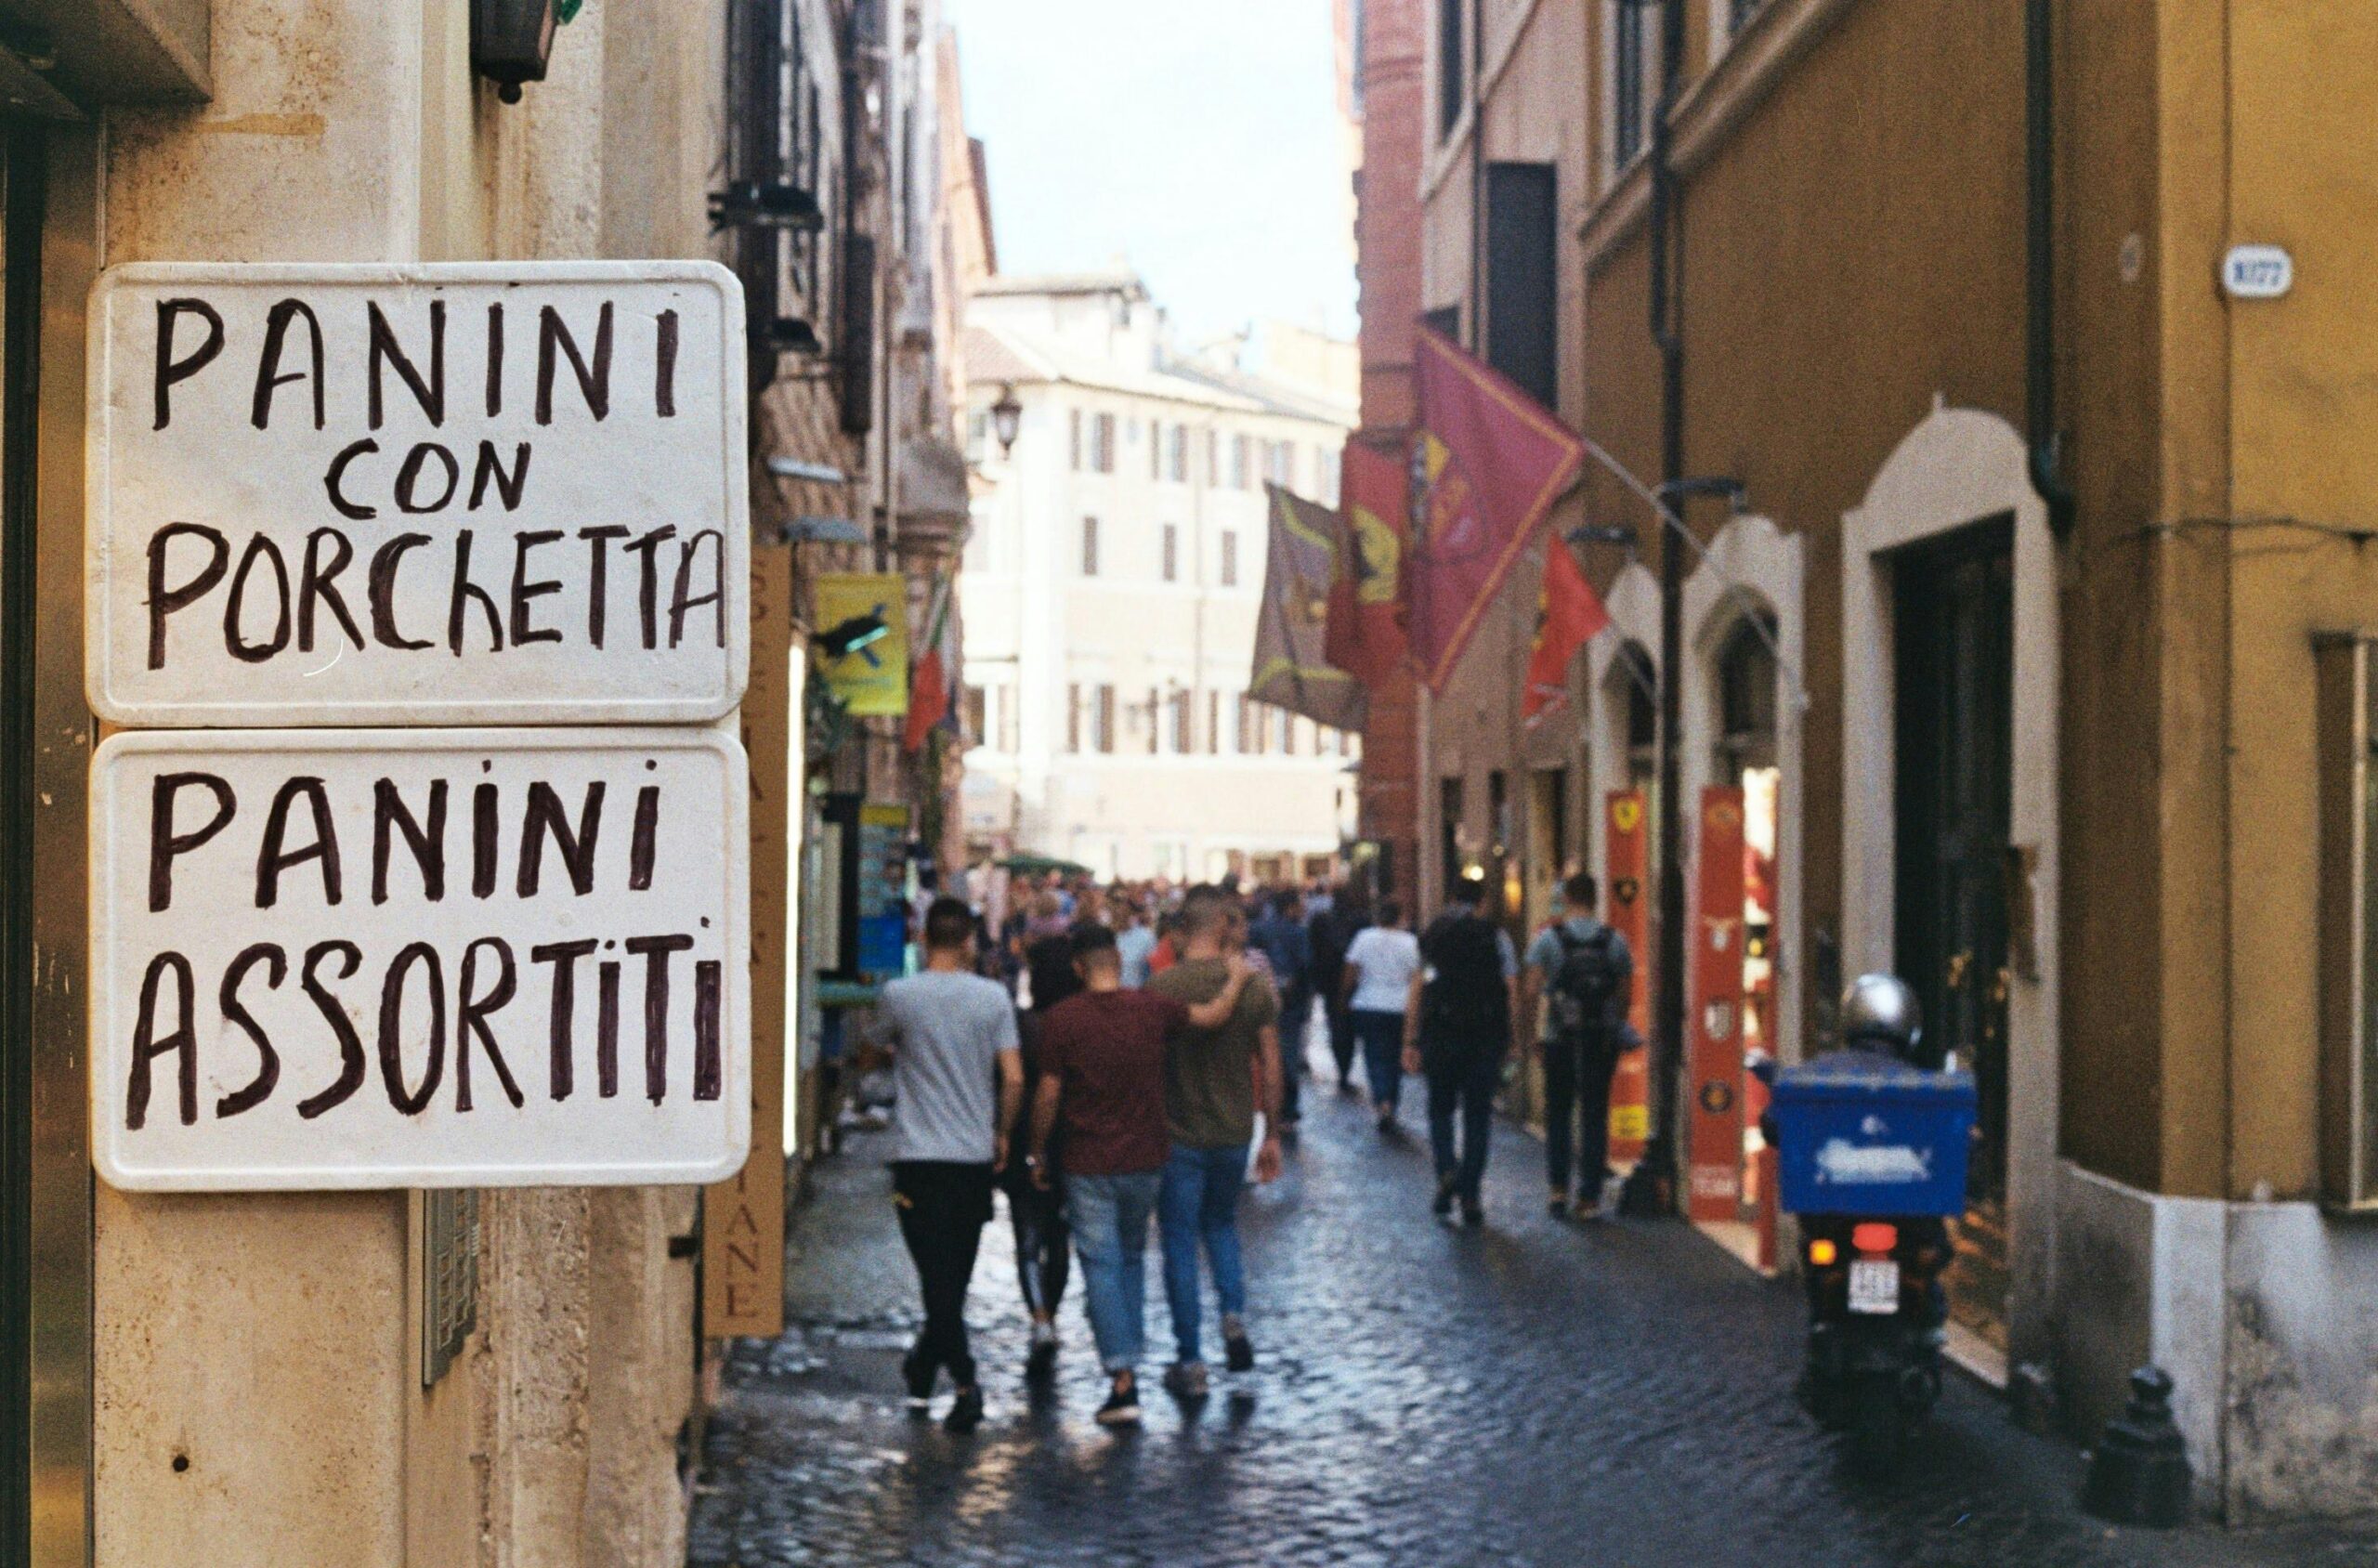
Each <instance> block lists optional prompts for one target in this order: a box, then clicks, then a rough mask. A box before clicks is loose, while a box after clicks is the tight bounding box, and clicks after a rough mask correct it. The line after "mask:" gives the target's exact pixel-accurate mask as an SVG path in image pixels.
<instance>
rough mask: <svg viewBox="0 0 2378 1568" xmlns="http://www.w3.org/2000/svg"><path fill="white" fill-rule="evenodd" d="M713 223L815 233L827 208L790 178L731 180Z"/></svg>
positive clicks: (714, 208) (715, 195)
mask: <svg viewBox="0 0 2378 1568" xmlns="http://www.w3.org/2000/svg"><path fill="white" fill-rule="evenodd" d="M482 3H484V0H482ZM710 227H711V232H712V233H713V234H715V233H717V232H718V231H719V230H720V229H789V230H791V231H792V232H795V233H801V234H815V233H817V231H818V230H820V229H824V228H825V227H826V210H825V209H824V208H823V207H820V206H819V205H818V204H817V194H816V193H815V192H814V191H811V190H809V189H806V188H804V187H803V186H799V185H795V184H794V183H793V182H792V181H790V180H789V179H772V180H756V179H738V180H729V181H728V182H727V185H726V189H724V190H713V191H712V192H711V193H710Z"/></svg>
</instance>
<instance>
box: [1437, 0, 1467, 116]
mask: <svg viewBox="0 0 2378 1568" xmlns="http://www.w3.org/2000/svg"><path fill="white" fill-rule="evenodd" d="M1469 8H1470V7H1469V6H1468V5H1467V4H1466V3H1465V0H1437V136H1438V138H1439V139H1440V140H1442V139H1443V138H1444V137H1450V136H1452V135H1453V128H1454V127H1455V126H1456V125H1457V124H1461V104H1462V99H1463V98H1465V97H1466V96H1467V94H1468V91H1469V82H1470V72H1468V71H1467V70H1466V69H1464V65H1465V62H1464V59H1463V54H1464V50H1463V48H1462V44H1463V37H1462V33H1463V31H1464V30H1463V27H1462V20H1463V18H1462V13H1463V12H1464V11H1466V10H1468V9H1469Z"/></svg>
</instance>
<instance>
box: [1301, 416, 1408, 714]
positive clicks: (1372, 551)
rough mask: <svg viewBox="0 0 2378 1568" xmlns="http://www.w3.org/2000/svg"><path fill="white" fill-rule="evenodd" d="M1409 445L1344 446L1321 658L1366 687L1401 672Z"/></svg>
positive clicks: (1365, 443) (1359, 442) (1357, 442)
mask: <svg viewBox="0 0 2378 1568" xmlns="http://www.w3.org/2000/svg"><path fill="white" fill-rule="evenodd" d="M1409 450H1410V448H1409V446H1408V444H1407V443H1405V442H1404V441H1402V440H1395V441H1392V442H1390V443H1387V444H1381V445H1374V444H1373V443H1371V442H1369V441H1366V440H1352V441H1349V442H1347V443H1346V451H1345V455H1344V458H1343V459H1342V466H1341V469H1340V477H1339V492H1340V495H1341V497H1342V501H1343V503H1342V505H1341V506H1340V507H1339V517H1338V529H1339V537H1338V571H1337V575H1336V577H1335V578H1334V579H1333V580H1332V581H1331V582H1330V585H1329V621H1328V628H1327V631H1326V634H1325V635H1324V639H1323V648H1322V653H1323V657H1324V658H1326V659H1327V660H1329V662H1330V663H1332V664H1334V665H1336V666H1337V667H1338V668H1339V669H1340V670H1343V671H1345V672H1346V673H1348V674H1350V675H1352V676H1353V677H1354V678H1355V679H1356V680H1358V681H1360V682H1362V683H1363V685H1365V686H1379V685H1381V684H1383V683H1385V682H1386V681H1388V680H1390V679H1391V678H1392V677H1393V676H1394V674H1395V673H1396V672H1397V671H1399V670H1401V669H1402V668H1403V667H1404V658H1405V641H1404V623H1403V621H1401V620H1400V619H1399V618H1398V607H1399V606H1400V604H1401V603H1402V601H1403V597H1404V593H1403V588H1404V541H1405V535H1406V533H1408V532H1409V531H1410V518H1411V515H1412V503H1411V477H1410V476H1411V464H1410V463H1409V462H1408V460H1407V459H1406V456H1405V453H1406V452H1407V451H1409Z"/></svg>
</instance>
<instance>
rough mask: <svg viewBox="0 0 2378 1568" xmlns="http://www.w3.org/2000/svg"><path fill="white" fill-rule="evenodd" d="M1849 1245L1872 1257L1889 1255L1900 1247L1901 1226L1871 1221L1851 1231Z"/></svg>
mask: <svg viewBox="0 0 2378 1568" xmlns="http://www.w3.org/2000/svg"><path fill="white" fill-rule="evenodd" d="M1849 1245H1850V1246H1852V1247H1854V1248H1857V1249H1858V1250H1859V1251H1861V1252H1863V1253H1866V1254H1867V1255H1869V1256H1870V1257H1887V1256H1888V1255H1889V1254H1890V1253H1892V1252H1895V1251H1897V1250H1898V1249H1899V1227H1898V1226H1897V1225H1883V1224H1875V1223H1873V1222H1869V1223H1867V1224H1863V1225H1860V1226H1859V1227H1858V1228H1857V1229H1856V1230H1853V1231H1851V1232H1850V1233H1849Z"/></svg>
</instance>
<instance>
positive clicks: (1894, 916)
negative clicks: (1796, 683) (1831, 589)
mask: <svg viewBox="0 0 2378 1568" xmlns="http://www.w3.org/2000/svg"><path fill="white" fill-rule="evenodd" d="M2055 562H2056V546H2055V542H2054V540H2053V539H2052V538H2051V537H2050V535H2049V531H2048V525H2047V510H2046V508H2045V505H2043V504H2042V503H2041V502H2040V500H2039V497H2038V495H2037V494H2036V493H2035V492H2034V491H2033V490H2032V486H2031V480H2030V474H2029V469H2028V467H2027V459H2026V453H2025V449H2024V446H2023V440H2022V437H2021V436H2020V434H2019V432H2017V431H2016V430H2015V428H2014V427H2013V426H2012V425H2009V424H2007V423H2006V421H2005V420H2004V419H2002V418H2000V417H1998V416H1997V415H1995V414H1991V413H1985V412H1980V411H1979V410H1974V409H1952V408H1945V407H1936V408H1935V409H1934V410H1933V412H1931V414H1930V415H1929V416H1927V418H1926V419H1925V420H1924V421H1923V423H1921V424H1920V425H1917V426H1916V427H1915V428H1914V430H1912V431H1910V432H1909V434H1908V435H1907V437H1906V438H1905V439H1903V440H1902V441H1901V443H1900V444H1899V447H1898V448H1897V450H1895V451H1893V452H1892V453H1891V455H1890V457H1889V458H1888V460H1887V461H1886V462H1885V463H1884V464H1883V466H1882V468H1881V469H1880V471H1878V472H1877V473H1876V475H1875V481H1874V484H1873V485H1872V486H1871V487H1870V488H1869V489H1868V490H1867V492H1866V498H1865V500H1864V502H1863V503H1862V504H1861V505H1860V506H1859V507H1858V508H1857V509H1856V510H1854V511H1851V512H1849V513H1846V514H1844V515H1843V517H1842V541H1841V571H1842V584H1841V585H1842V646H1843V647H1845V648H1852V649H1860V650H1863V652H1864V654H1865V657H1861V658H1852V659H1847V660H1844V661H1843V669H1842V883H1843V886H1842V949H1843V957H1844V960H1845V965H1844V967H1845V968H1847V969H1849V970H1850V971H1851V972H1852V973H1854V972H1856V971H1859V970H1864V969H1883V968H1898V969H1901V970H1902V971H1905V972H1907V978H1908V979H1909V981H1910V983H1911V984H1913V985H1914V986H1915V987H1916V988H1917V990H1918V992H1919V993H1920V994H1922V995H1924V996H1925V997H1926V999H1927V1006H1928V1007H1929V1008H1930V1010H1931V1012H1932V1014H1933V1023H1934V1026H1935V1027H1937V1028H1939V1029H1940V1030H1941V1031H1943V1033H1942V1037H1941V1038H1943V1039H1949V1040H1950V1041H1951V1042H1952V1044H1953V1046H1954V1048H1955V1049H1957V1050H1958V1051H1959V1052H1960V1054H1961V1055H1962V1056H1963V1058H1964V1059H1965V1063H1966V1065H1970V1066H1974V1067H1976V1068H1978V1069H1979V1078H1980V1079H1981V1089H1982V1092H1983V1098H1984V1102H1985V1105H1986V1107H1987V1108H1986V1109H1985V1112H1984V1120H1983V1139H1982V1147H1981V1148H1980V1149H1979V1151H1978V1153H1979V1157H1978V1158H1977V1159H1976V1161H1975V1162H1974V1172H1973V1177H1974V1180H1973V1183H1972V1190H1971V1194H1970V1196H1971V1198H1972V1200H1973V1207H1972V1209H1971V1210H1970V1212H1969V1215H1968V1223H1967V1224H1966V1226H1964V1227H1962V1233H1963V1234H1962V1235H1961V1237H1960V1248H1959V1252H1960V1260H1959V1265H1958V1269H1957V1271H1956V1273H1955V1274H1954V1275H1953V1278H1952V1282H1951V1283H1952V1292H1951V1294H1952V1306H1953V1326H1952V1338H1951V1347H1952V1349H1953V1351H1956V1352H1959V1353H1960V1354H1961V1355H1963V1356H1964V1357H1965V1358H1966V1360H1967V1362H1968V1364H1969V1365H1980V1366H1982V1367H1983V1368H1984V1369H1985V1370H1988V1371H1992V1372H1995V1373H1997V1374H1998V1375H2001V1376H2003V1375H2004V1368H2005V1367H2006V1365H2008V1364H2010V1363H2020V1362H2023V1361H2026V1360H2030V1359H2033V1358H2035V1357H2038V1356H2040V1355H2042V1354H2045V1353H2046V1352H2047V1350H2048V1348H2049V1347H2048V1323H2049V1304H2050V1302H2051V1301H2052V1300H2053V1296H2054V1282H2053V1279H2052V1272H2053V1261H2054V1257H2055V1223H2056V1209H2057V1197H2056V1164H2057V1156H2056V1130H2057V1116H2058V1110H2057V1101H2058V1080H2057V1044H2056V1031H2057V1011H2058V1009H2057V967H2056V934H2057V908H2056V906H2057V864H2058V856H2057V830H2058V821H2057V815H2058V814H2057V726H2058V644H2057V635H2058V634H2057V615H2056V566H2055ZM1993 1364H1994V1365H1993Z"/></svg>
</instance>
